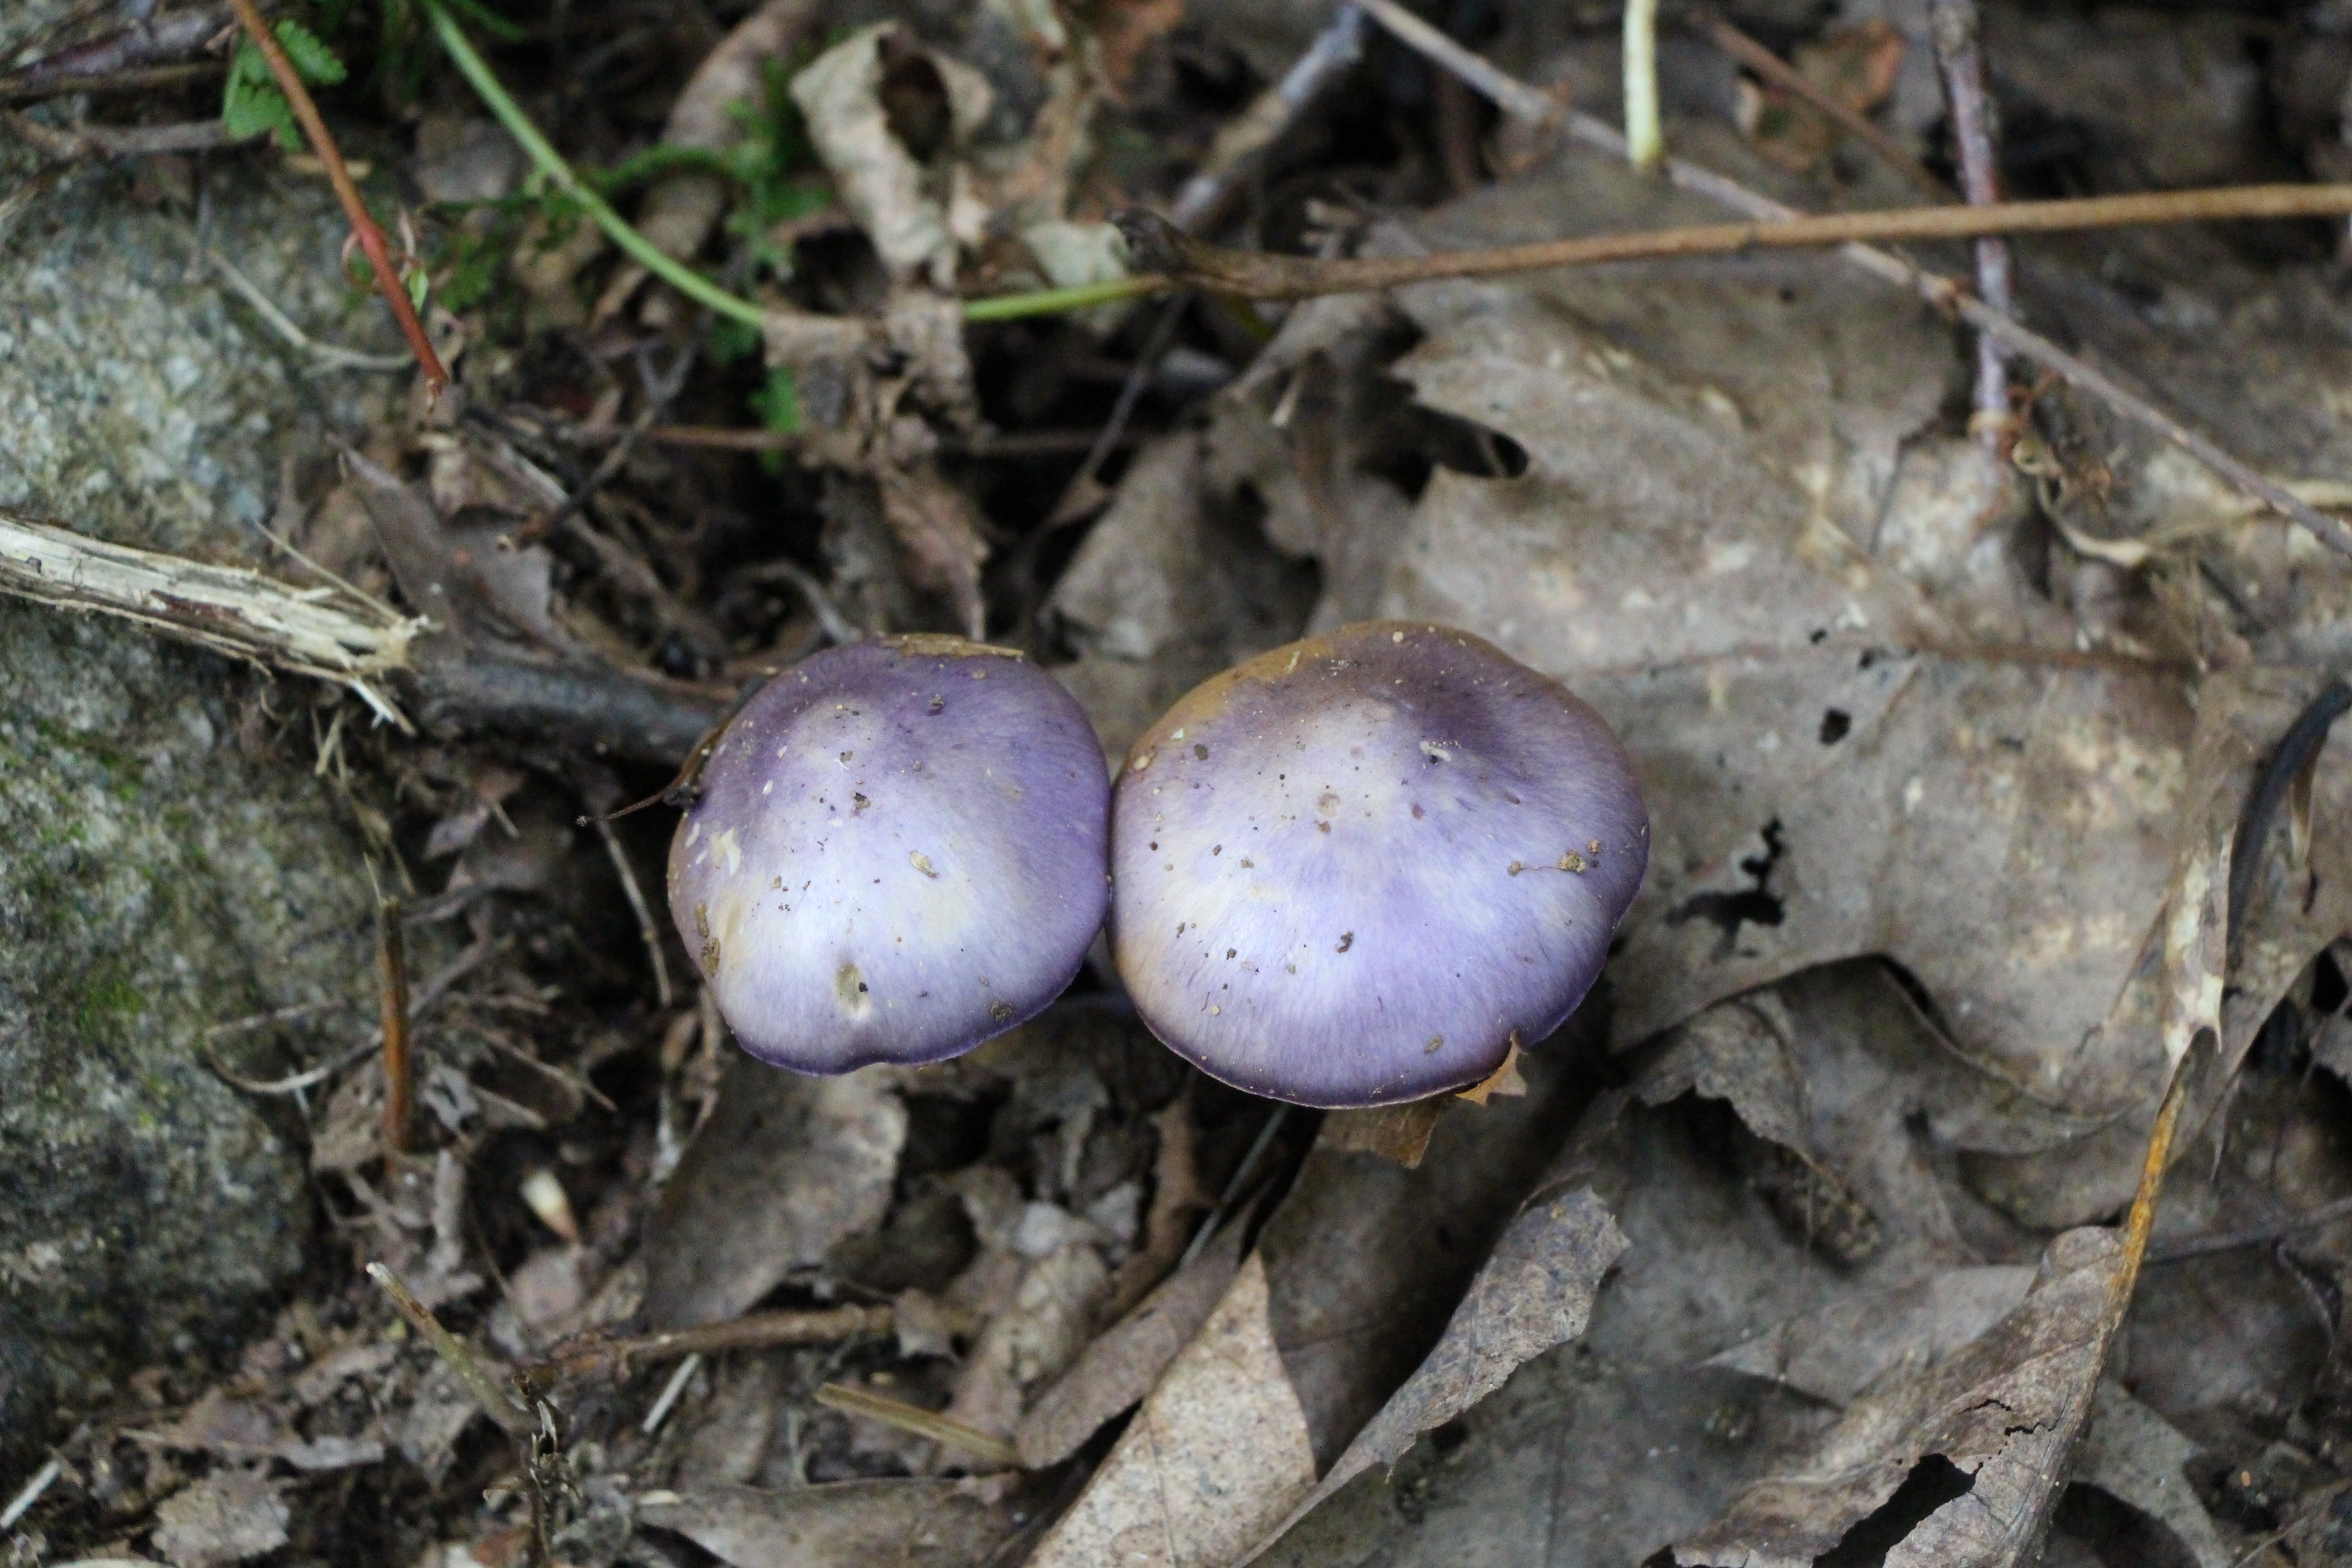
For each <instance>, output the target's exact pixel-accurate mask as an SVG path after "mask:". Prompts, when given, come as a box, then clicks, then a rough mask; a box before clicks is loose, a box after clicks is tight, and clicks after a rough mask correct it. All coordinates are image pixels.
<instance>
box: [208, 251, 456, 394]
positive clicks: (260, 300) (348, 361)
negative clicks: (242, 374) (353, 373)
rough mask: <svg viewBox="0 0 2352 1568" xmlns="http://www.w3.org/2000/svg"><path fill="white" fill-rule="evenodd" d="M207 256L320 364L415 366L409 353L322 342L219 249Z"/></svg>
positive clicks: (257, 308) (263, 316) (263, 315)
mask: <svg viewBox="0 0 2352 1568" xmlns="http://www.w3.org/2000/svg"><path fill="white" fill-rule="evenodd" d="M204 257H205V260H206V261H208V262H210V263H211V265H212V268H213V269H214V270H215V271H216V272H218V273H219V274H220V275H221V278H222V279H223V280H225V281H226V283H227V284H228V286H229V287H230V288H232V289H236V291H237V293H238V294H239V295H241V296H243V298H244V300H245V302H246V303H247V304H248V305H250V306H252V307H253V310H254V313H255V314H256V315H257V316H259V317H260V318H261V319H262V320H263V321H266V322H268V324H269V328H270V330H271V331H275V332H276V333H277V334H278V336H279V337H281V338H284V339H285V340H286V341H287V342H289V343H291V344H293V345H294V346H295V347H296V348H298V349H300V350H301V351H302V352H303V353H307V354H310V355H312V356H313V357H315V358H316V359H318V360H319V362H320V363H322V364H328V365H332V366H335V367H336V368H338V369H342V370H379V371H381V370H403V369H405V368H406V367H407V366H408V365H410V364H412V363H415V362H414V361H413V360H412V359H411V358H410V357H409V356H408V355H407V354H372V353H361V352H360V351H359V350H357V349H347V348H344V347H343V346H342V345H341V344H340V343H322V342H320V341H319V340H318V339H316V338H314V337H312V336H311V335H310V333H308V332H306V331H303V330H302V329H301V328H299V327H298V326H296V325H295V324H294V322H293V320H292V319H291V318H290V317H289V316H288V315H287V314H286V312H285V311H283V310H279V309H278V307H277V305H276V304H275V303H273V302H272V301H271V300H270V298H269V296H268V295H267V294H265V293H263V292H262V291H261V286H260V285H259V284H257V283H256V282H254V280H253V279H250V278H247V276H246V275H245V274H244V273H242V272H240V271H238V270H237V268H236V264H235V263H234V262H232V261H230V260H229V258H227V257H226V256H223V255H222V254H221V253H220V252H219V251H217V250H207V251H205V253H204Z"/></svg>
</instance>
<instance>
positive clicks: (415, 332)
mask: <svg viewBox="0 0 2352 1568" xmlns="http://www.w3.org/2000/svg"><path fill="white" fill-rule="evenodd" d="M229 3H230V4H231V5H234V6H235V7H236V19H237V23H238V25H239V26H242V27H244V29H245V31H246V35H247V37H250V38H251V39H252V40H253V47H255V48H257V49H259V50H260V51H261V58H262V59H263V60H264V61H266V62H267V63H268V67H269V74H270V75H271V76H272V77H274V78H276V79H277V81H278V90H279V91H281V92H283V93H284V94H285V95H286V102H287V104H288V105H289V107H290V108H291V109H292V110H294V119H295V121H296V123H298V124H299V125H300V126H301V127H302V134H303V136H304V138H305V139H306V140H308V141H309V142H310V151H311V152H313V153H317V154H318V157H319V163H320V167H322V168H324V169H325V170H326V172H327V183H328V184H331V185H332V186H334V187H335V199H336V200H337V201H339V202H341V203H342V205H343V216H344V217H346V218H347V219H349V220H350V222H351V226H352V236H353V237H355V238H357V239H358V240H359V242H360V248H361V249H362V250H363V251H365V252H366V253H367V258H368V265H369V266H370V267H372V268H374V269H375V282H376V290H377V292H379V293H381V294H382V295H383V302H384V303H385V304H387V305H389V306H391V307H392V315H393V320H394V321H398V322H399V323H400V334H401V336H403V337H404V338H406V339H407V340H408V348H409V352H410V353H413V354H415V356H416V363H417V364H418V365H419V366H420V367H421V368H422V369H423V370H424V372H425V387H426V388H427V390H428V391H430V392H431V394H432V395H434V396H436V397H438V396H439V395H441V389H442V388H443V387H445V386H446V385H448V384H449V373H448V372H447V371H446V370H444V369H443V368H442V367H441V356H440V355H439V354H437V353H434V352H433V340H432V339H431V338H429V337H427V336H425V323H424V322H422V321H418V320H417V319H416V307H415V305H413V304H411V303H410V302H409V299H408V289H407V286H406V285H405V284H404V283H403V282H402V280H401V277H400V273H399V271H398V270H397V269H396V268H394V266H393V265H392V252H391V249H390V247H387V246H386V245H385V244H384V242H383V230H382V229H380V228H378V227H377V226H376V223H375V219H374V218H373V216H370V214H369V212H368V209H367V201H366V199H365V198H364V197H362V195H360V188H359V186H358V185H357V184H353V183H352V172H351V170H350V169H348V168H346V167H344V165H343V152H342V149H341V147H338V146H337V145H335V138H334V134H333V132H330V131H329V130H328V129H327V122H326V121H324V120H322V119H320V117H319V106H318V105H317V104H316V103H313V102H312V101H311V100H310V89H309V88H307V87H304V86H303V85H302V76H301V73H300V72H299V71H297V70H296V69H295V68H294V62H293V61H292V60H290V59H289V58H287V56H286V47H285V46H284V45H282V44H280V43H279V42H278V35H277V34H276V33H274V32H272V31H271V30H270V27H269V24H268V22H267V21H265V20H263V18H262V15H261V8H260V6H258V5H256V4H255V3H254V0H229Z"/></svg>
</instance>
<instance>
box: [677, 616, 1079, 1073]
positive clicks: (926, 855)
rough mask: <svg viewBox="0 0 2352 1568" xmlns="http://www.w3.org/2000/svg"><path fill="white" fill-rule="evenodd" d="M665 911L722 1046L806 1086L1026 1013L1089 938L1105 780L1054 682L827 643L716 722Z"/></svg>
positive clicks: (935, 1053) (1065, 975)
mask: <svg viewBox="0 0 2352 1568" xmlns="http://www.w3.org/2000/svg"><path fill="white" fill-rule="evenodd" d="M699 784H700V790H701V794H700V796H699V798H698V800H697V801H696V803H695V804H694V805H693V806H692V807H690V808H689V809H688V811H687V813H686V815H685V816H684V817H683V818H682V819H681V820H680V822H679V823H678V826H677V837H675V838H674V839H673V840H672V841H671V846H670V863H669V900H670V912H671V915H672V918H673V919H675V920H676V921H677V927H678V931H679V932H680V934H681V935H682V936H684V937H685V939H686V944H687V949H688V952H689V953H691V954H692V955H693V957H694V960H695V963H696V965H697V967H698V969H699V970H700V971H701V973H702V975H703V978H704V979H705V980H706V981H707V982H708V983H709V985H710V987H711V992H712V994H713V996H714V997H715V999H716V1000H717V1002H718V1004H719V1011H720V1013H721V1014H722V1015H724V1016H725V1017H726V1019H727V1022H728V1026H729V1027H730V1028H731V1029H732V1030H733V1032H734V1034H735V1037H736V1038H737V1039H738V1040H739V1041H740V1042H741V1044H742V1045H743V1047H745V1048H746V1049H747V1050H749V1051H751V1054H753V1055H754V1056H757V1057H759V1058H761V1059H763V1060H766V1061H769V1062H772V1063H774V1064H775V1065H777V1066H780V1067H787V1068H794V1069H796V1070H798V1071H802V1072H814V1073H835V1072H846V1071H848V1070H850V1069H851V1068H858V1067H864V1066H866V1065H867V1064H869V1063H873V1062H886V1061H887V1062H905V1063H915V1062H926V1061H937V1060H940V1059H941V1058H946V1057H951V1056H954V1055H957V1054H959V1053H960V1052H962V1051H965V1050H969V1049H971V1047H973V1046H975V1045H978V1044H979V1043H980V1042H981V1041H982V1040H984V1039H987V1038H988V1037H991V1036H992V1035H996V1034H1000V1033H1002V1032H1003V1031H1004V1030H1005V1029H1008V1028H1011V1027H1013V1026H1014V1025H1016V1024H1019V1023H1021V1022H1023V1021H1024V1020H1025V1019H1027V1018H1029V1017H1031V1016H1034V1015H1035V1014H1036V1013H1037V1012H1038V1011H1039V1010H1040V1009H1041V1008H1043V1007H1044V1006H1045V1005H1046V1004H1047V1003H1048V1002H1051V1001H1052V1000H1053V999H1054V997H1055V996H1056V995H1058V994H1060V993H1061V992H1062V990H1063V989H1064V988H1065V987H1066V986H1067V985H1068V984H1069V983H1070V981H1071V979H1072V978H1073V977H1074V976H1075V975H1076V973H1077V970H1078V966H1079V964H1080V963H1082V962H1083V961H1084V959H1085V956H1086V950H1087V945H1088V943H1090V942H1092V941H1093V939H1094V933H1095V931H1097V929H1098V928H1099V927H1100V926H1101V924H1102V920H1103V913H1104V909H1105V905H1106V902H1107V899H1108V891H1107V889H1106V888H1105V885H1104V878H1103V867H1104V859H1105V854H1106V838H1107V835H1108V811H1109V782H1108V778H1107V777H1106V775H1105V771H1104V768H1103V763H1102V753H1101V751H1100V749H1099V748H1098V747H1097V743H1096V741H1095V737H1094V732H1093V731H1092V729H1091V728H1090V727H1089V726H1088V725H1087V721H1086V717H1085V715H1084V713H1083V712H1082V711H1081V710H1079V708H1078V706H1077V704H1076V701H1074V700H1072V699H1071V698H1070V696H1069V695H1068V693H1067V692H1066V691H1065V690H1064V689H1062V687H1061V685H1060V683H1059V682H1057V681H1055V679H1053V677H1051V676H1050V675H1047V674H1046V673H1045V672H1044V671H1043V670H1041V669H1039V668H1036V667H1035V666H1034V665H1033V664H1031V663H1029V662H1028V661H1027V660H1026V659H1024V658H1022V657H1021V656H1020V655H1018V654H1015V653H1011V652H1008V651H1006V650H1003V649H999V648H991V647H983V646H982V645H979V644H975V643H969V642H965V641H963V640H962V639H961V638H956V637H898V638H881V639H877V640H875V641H872V642H865V643H858V644H856V645H854V646H851V647H838V648H831V649H828V650H826V651H825V652H824V653H820V654H817V655H814V656H813V657H811V658H807V659H804V660H803V661H802V662H801V663H800V664H798V665H795V666H794V667H793V668H790V669H787V670H785V671H784V672H783V673H782V674H781V675H779V676H777V677H776V678H775V679H772V680H771V681H770V682H769V683H768V685H767V686H766V687H764V688H762V689H761V690H760V691H759V692H758V693H757V694H756V695H754V696H753V697H752V699H751V700H750V701H749V702H748V703H746V704H745V705H744V707H743V709H742V710H741V711H740V713H738V714H737V715H736V716H735V718H734V719H733V720H732V721H730V723H729V724H728V726H727V729H726V731H725V732H724V734H722V735H721V736H720V738H719V742H718V743H717V744H716V745H715V746H714V747H713V748H712V750H711V754H710V757H709V762H708V763H706V764H705V766H704V768H703V770H702V773H701V777H700V780H699Z"/></svg>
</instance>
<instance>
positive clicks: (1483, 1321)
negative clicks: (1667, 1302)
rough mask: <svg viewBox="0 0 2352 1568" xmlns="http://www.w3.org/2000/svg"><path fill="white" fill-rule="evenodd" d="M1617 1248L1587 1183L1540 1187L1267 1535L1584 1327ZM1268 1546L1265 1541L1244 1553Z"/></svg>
mask: <svg viewBox="0 0 2352 1568" xmlns="http://www.w3.org/2000/svg"><path fill="white" fill-rule="evenodd" d="M1625 1246H1626V1243H1625V1237H1624V1236H1623V1234H1622V1232H1620V1231H1619V1230H1618V1228H1617V1225H1616V1221H1615V1220H1613V1219H1612V1217H1611V1216H1610V1214H1609V1206H1608V1205H1606V1204H1603V1203H1602V1202H1601V1200H1600V1199H1599V1198H1597V1197H1594V1196H1593V1195H1592V1193H1591V1189H1589V1188H1580V1189H1578V1190H1576V1191H1574V1192H1567V1193H1561V1192H1557V1191H1554V1192H1550V1193H1549V1194H1546V1193H1543V1192H1540V1191H1539V1192H1538V1195H1537V1197H1536V1199H1535V1201H1533V1202H1531V1203H1530V1204H1529V1205H1528V1206H1527V1207H1525V1208H1523V1209H1521V1210H1520V1211H1519V1215H1518V1217H1517V1218H1516V1219H1514V1220H1513V1221H1512V1222H1511V1226H1510V1228H1509V1229H1508V1230H1507V1231H1505V1232H1504V1233H1503V1239H1502V1240H1501V1241H1499V1242H1497V1243H1496V1247H1495V1252H1494V1256H1492V1257H1491V1258H1487V1260H1486V1267H1485V1268H1481V1269H1480V1270H1479V1271H1478V1278H1477V1279H1475V1280H1473V1281H1472V1282H1471V1286H1470V1293H1469V1294H1468V1295H1467V1296H1465V1297H1464V1298H1463V1299H1462V1305H1461V1306H1459V1307H1457V1308H1455V1309H1454V1320H1453V1321H1451V1322H1449V1323H1448V1324H1446V1326H1445V1334H1444V1338H1442V1339H1440V1340H1439V1341H1438V1342H1437V1346H1436V1348H1435V1349H1433V1350H1432V1351H1431V1352H1429V1358H1428V1359H1427V1360H1426V1361H1424V1362H1423V1363H1421V1366H1420V1368H1419V1370H1417V1371H1416V1372H1414V1373H1413V1374H1412V1376H1411V1377H1410V1378H1408V1379H1406V1380H1405V1383H1404V1385H1403V1386H1402V1388H1399V1389H1398V1390H1397V1391H1396V1393H1395V1394H1392V1395H1391V1396H1390V1398H1389V1402H1388V1403H1387V1404H1386V1405H1382V1406H1381V1412H1380V1414H1379V1415H1375V1416H1373V1417H1372V1419H1371V1421H1370V1423H1369V1424H1368V1425H1367V1426H1365V1427H1364V1429H1363V1430H1362V1431H1361V1432H1360V1433H1358V1434H1357V1435H1356V1439H1355V1441H1354V1442H1352V1443H1350V1444H1349V1445H1348V1450H1347V1452H1346V1453H1344V1454H1341V1455H1340V1456H1339V1461H1338V1462H1337V1463H1336V1464H1334V1465H1333V1466H1332V1467H1331V1468H1330V1470H1329V1472H1328V1473H1327V1474H1326V1475H1325V1476H1324V1477H1323V1479H1321V1480H1319V1481H1318V1482H1317V1483H1316V1484H1315V1489H1314V1490H1313V1491H1311V1492H1309V1493H1307V1496H1306V1497H1305V1498H1304V1499H1302V1500H1300V1501H1299V1503H1298V1505H1297V1507H1296V1508H1295V1509H1293V1510H1292V1511H1291V1513H1290V1515H1289V1516H1288V1518H1287V1519H1286V1521H1284V1526H1283V1527H1277V1530H1276V1535H1279V1534H1280V1532H1281V1529H1282V1528H1286V1527H1287V1526H1289V1525H1291V1524H1295V1523H1296V1522H1297V1521H1299V1520H1301V1519H1303V1518H1305V1517H1306V1515H1307V1512H1308V1510H1312V1509H1313V1508H1314V1507H1315V1505H1316V1504H1318V1503H1319V1502H1321V1501H1322V1500H1324V1499H1325V1498H1328V1497H1329V1496H1331V1495H1332V1494H1333V1493H1335V1492H1337V1491H1339V1489H1340V1488H1342V1487H1344V1486H1346V1485H1347V1484H1348V1483H1349V1481H1351V1480H1353V1479H1356V1478H1357V1477H1358V1476H1360V1475H1362V1474H1364V1473H1365V1472H1366V1471H1368V1470H1370V1469H1371V1468H1373V1467H1374V1466H1375V1465H1394V1464H1395V1463H1396V1462H1397V1461H1398V1460H1399V1459H1402V1458H1404V1457H1405V1455H1406V1454H1407V1453H1408V1452H1410V1451H1411V1450H1412V1446H1413V1444H1414V1443H1415V1442H1417V1441H1419V1439H1420V1437H1421V1435H1422V1434H1423V1433H1424V1432H1428V1431H1432V1430H1434V1429H1435V1428H1437V1427H1439V1426H1444V1424H1445V1423H1446V1422H1448V1421H1451V1420H1453V1419H1454V1417H1455V1416H1456V1415H1461V1414H1462V1413H1463V1412H1464V1411H1465V1410H1467V1409H1469V1408H1470V1407H1471V1406H1472V1405H1475V1404H1477V1403H1478V1402H1479V1401H1480V1400H1482V1399H1485V1398H1486V1396H1487V1395H1488V1394H1492V1393H1494V1392H1495V1391H1496V1389H1498V1388H1500V1387H1501V1386H1502V1385H1503V1383H1504V1380H1505V1379H1507V1378H1508V1377H1509V1376H1510V1375H1511V1373H1515V1372H1517V1370H1518V1369H1519V1368H1520V1367H1521V1366H1522V1365H1524V1364H1526V1363H1528V1362H1529V1361H1531V1360H1533V1359H1534V1358H1535V1357H1537V1356H1538V1355H1541V1354H1542V1353H1543V1352H1546V1351H1549V1350H1550V1349H1552V1348H1553V1347H1554V1346H1556V1345H1560V1344H1565V1343H1566V1342H1569V1341H1570V1340H1572V1339H1574V1338H1576V1337H1577V1336H1578V1335H1580V1334H1581V1333H1582V1332H1584V1326H1585V1323H1586V1322H1587V1321H1589V1320H1590V1319H1591V1315H1592V1300H1593V1297H1594V1296H1595V1295H1596V1294H1597V1293H1598V1292H1599V1291H1600V1289H1601V1276H1602V1275H1604V1274H1606V1273H1607V1272H1608V1271H1609V1268H1610V1266H1611V1265H1612V1264H1613V1263H1615V1262H1616V1261H1617V1258H1618V1255H1619V1254H1621V1253H1622V1252H1623V1251H1624V1250H1625ZM1271 1544H1273V1542H1272V1540H1271V1539H1269V1540H1268V1541H1267V1542H1265V1545H1262V1546H1260V1547H1259V1548H1258V1550H1257V1552H1253V1553H1252V1554H1251V1555H1252V1556H1253V1557H1255V1556H1257V1555H1259V1554H1261V1553H1263V1552H1264V1551H1265V1546H1270V1545H1271Z"/></svg>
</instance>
